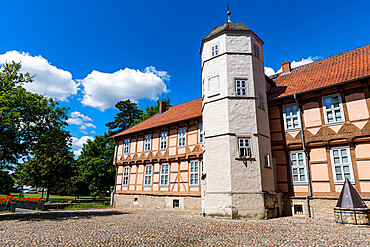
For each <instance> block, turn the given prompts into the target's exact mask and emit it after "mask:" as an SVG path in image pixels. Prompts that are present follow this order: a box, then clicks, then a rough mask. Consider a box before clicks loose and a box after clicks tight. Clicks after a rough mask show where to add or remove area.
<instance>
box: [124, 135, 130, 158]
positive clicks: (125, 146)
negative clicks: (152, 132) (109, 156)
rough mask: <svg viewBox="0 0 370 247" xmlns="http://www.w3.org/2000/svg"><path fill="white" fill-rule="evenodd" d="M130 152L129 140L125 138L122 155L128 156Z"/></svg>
mask: <svg viewBox="0 0 370 247" xmlns="http://www.w3.org/2000/svg"><path fill="white" fill-rule="evenodd" d="M129 152H130V138H126V139H125V140H124V141H123V154H129Z"/></svg>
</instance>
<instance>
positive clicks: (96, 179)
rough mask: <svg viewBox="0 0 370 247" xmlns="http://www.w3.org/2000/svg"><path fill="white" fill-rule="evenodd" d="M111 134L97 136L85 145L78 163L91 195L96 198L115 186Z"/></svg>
mask: <svg viewBox="0 0 370 247" xmlns="http://www.w3.org/2000/svg"><path fill="white" fill-rule="evenodd" d="M111 135H112V133H111V132H108V133H104V135H98V136H95V139H94V140H88V141H87V143H86V144H84V145H83V147H82V151H81V155H80V156H79V157H78V159H77V163H78V166H79V169H80V172H81V175H82V177H83V179H84V181H85V182H86V183H87V184H88V187H89V191H90V194H91V195H92V196H94V197H96V196H98V195H99V194H100V193H105V192H106V191H109V190H110V187H111V186H113V185H114V179H115V167H114V166H113V154H114V145H115V143H114V141H113V140H112V139H111V138H109V137H110V136H111Z"/></svg>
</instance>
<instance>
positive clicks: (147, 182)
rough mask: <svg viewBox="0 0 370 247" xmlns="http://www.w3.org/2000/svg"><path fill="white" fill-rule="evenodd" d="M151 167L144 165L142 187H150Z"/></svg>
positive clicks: (151, 180)
mask: <svg viewBox="0 0 370 247" xmlns="http://www.w3.org/2000/svg"><path fill="white" fill-rule="evenodd" d="M152 178H153V165H146V166H145V172H144V186H145V187H150V186H152V182H153V179H152Z"/></svg>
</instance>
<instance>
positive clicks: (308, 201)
mask: <svg viewBox="0 0 370 247" xmlns="http://www.w3.org/2000/svg"><path fill="white" fill-rule="evenodd" d="M293 97H294V100H295V102H296V104H297V106H298V108H299V120H300V123H301V135H302V148H303V152H304V154H305V155H306V167H307V180H308V190H309V194H308V196H306V203H307V215H308V217H311V210H310V200H309V198H310V197H312V183H311V171H310V165H309V157H310V156H309V154H308V152H307V150H306V144H305V138H304V131H303V121H302V111H301V107H300V106H299V103H298V100H297V94H294V95H293ZM302 110H303V109H302Z"/></svg>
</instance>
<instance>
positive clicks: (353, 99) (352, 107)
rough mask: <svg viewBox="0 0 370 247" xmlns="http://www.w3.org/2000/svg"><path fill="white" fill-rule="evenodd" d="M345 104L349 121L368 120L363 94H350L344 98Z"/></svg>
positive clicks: (367, 110)
mask: <svg viewBox="0 0 370 247" xmlns="http://www.w3.org/2000/svg"><path fill="white" fill-rule="evenodd" d="M346 104H347V109H348V115H349V120H350V121H355V120H361V119H367V118H369V109H368V108H367V105H366V99H365V95H364V93H352V94H350V95H348V96H346Z"/></svg>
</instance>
